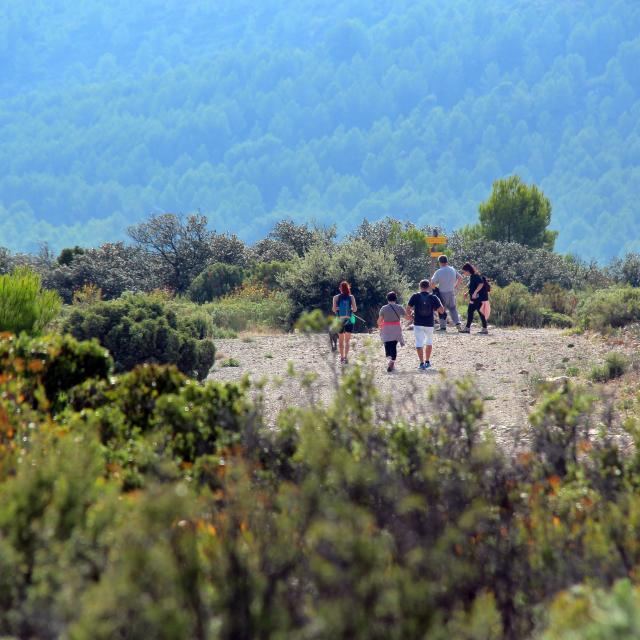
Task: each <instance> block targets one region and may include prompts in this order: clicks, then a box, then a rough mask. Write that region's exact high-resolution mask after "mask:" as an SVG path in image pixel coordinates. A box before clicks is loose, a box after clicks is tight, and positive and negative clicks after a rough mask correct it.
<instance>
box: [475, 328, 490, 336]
mask: <svg viewBox="0 0 640 640" xmlns="http://www.w3.org/2000/svg"><path fill="white" fill-rule="evenodd" d="M478 333H481V334H482V335H483V336H488V335H489V329H487V328H486V327H483V328H482V329H480V331H478Z"/></svg>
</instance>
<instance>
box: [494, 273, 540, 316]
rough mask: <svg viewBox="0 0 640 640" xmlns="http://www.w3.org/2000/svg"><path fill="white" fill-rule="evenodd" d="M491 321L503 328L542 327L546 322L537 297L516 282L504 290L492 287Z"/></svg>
mask: <svg viewBox="0 0 640 640" xmlns="http://www.w3.org/2000/svg"><path fill="white" fill-rule="evenodd" d="M491 321H492V322H493V323H494V324H496V325H498V326H503V327H506V326H511V325H518V326H521V327H541V326H542V325H543V322H544V320H543V314H542V310H541V308H540V305H539V304H538V301H537V300H536V298H535V296H533V295H532V294H531V293H529V291H528V289H527V288H526V287H525V286H524V285H523V284H519V283H516V282H512V283H511V284H510V285H507V286H506V287H504V288H500V287H492V290H491Z"/></svg>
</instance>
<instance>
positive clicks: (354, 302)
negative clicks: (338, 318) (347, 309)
mask: <svg viewBox="0 0 640 640" xmlns="http://www.w3.org/2000/svg"><path fill="white" fill-rule="evenodd" d="M357 310H358V305H357V304H356V299H355V297H354V296H351V313H355V312H356V311H357Z"/></svg>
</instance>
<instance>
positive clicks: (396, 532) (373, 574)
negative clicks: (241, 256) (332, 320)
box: [0, 334, 640, 640]
mask: <svg viewBox="0 0 640 640" xmlns="http://www.w3.org/2000/svg"><path fill="white" fill-rule="evenodd" d="M112 367H113V361H112V359H111V357H110V356H109V354H108V353H107V352H106V351H105V350H104V349H102V348H101V347H99V346H98V344H97V343H95V342H89V343H87V342H77V341H76V340H75V339H73V338H72V337H70V336H67V337H65V338H58V337H42V338H29V337H28V336H26V335H23V336H22V337H20V338H16V337H15V336H12V335H10V334H4V335H3V336H2V338H1V339H0V369H1V371H2V375H0V569H1V570H0V634H1V635H2V636H3V637H8V638H10V637H15V638H43V639H47V638H51V639H53V638H59V637H70V638H77V639H82V638H87V639H88V638H91V639H96V638H97V639H99V638H105V639H111V638H115V637H126V638H131V639H137V638H140V639H142V638H150V637H153V638H160V639H161V638H167V639H168V638H171V639H183V638H184V639H186V638H211V639H214V638H220V639H229V640H231V639H233V640H237V639H247V640H249V639H254V638H283V637H287V638H345V639H347V638H349V639H353V638H362V639H365V638H366V639H370V638H381V639H382V638H384V639H388V638H398V639H403V640H406V639H408V638H424V637H429V638H465V639H478V640H479V639H490V638H495V639H500V638H514V639H515V638H525V637H540V638H569V637H575V638H581V637H590V638H610V637H613V636H612V635H611V634H613V633H614V631H615V633H617V635H615V637H619V638H631V637H635V634H636V633H637V629H638V617H637V615H636V610H637V602H638V595H637V591H636V590H635V588H634V587H633V584H634V583H635V580H636V578H637V575H638V574H637V572H638V568H639V567H640V548H639V547H638V543H637V541H638V539H639V536H640V517H639V515H638V514H640V497H639V496H640V493H639V492H638V489H639V484H640V455H639V454H638V453H637V452H638V445H639V444H640V425H639V424H638V423H637V420H635V419H632V420H629V421H627V422H625V423H624V424H621V423H620V420H619V418H618V417H617V415H616V414H615V412H612V411H608V410H607V408H606V407H601V405H598V404H596V398H595V396H594V394H593V393H592V392H590V391H588V390H586V389H582V388H579V387H576V386H573V385H571V384H570V383H566V384H563V385H562V386H560V387H555V388H553V389H552V388H549V389H548V390H547V391H546V392H545V393H544V394H543V395H542V396H541V398H540V401H539V403H538V405H537V407H536V408H535V409H534V410H533V413H532V414H531V416H530V423H531V429H532V438H531V441H530V445H529V446H528V447H527V448H526V449H522V450H520V451H518V452H513V453H512V454H509V453H507V452H505V451H502V450H500V449H498V448H497V447H496V445H495V444H494V443H493V442H492V440H491V437H490V435H489V434H487V433H481V432H480V429H479V421H480V419H481V417H482V412H483V407H482V400H481V398H480V396H479V394H478V392H477V391H476V389H475V388H474V385H473V383H472V382H471V381H458V382H455V383H445V384H443V385H440V386H439V389H438V391H437V392H435V393H434V394H433V395H432V397H431V401H430V402H431V404H430V408H428V409H427V410H426V411H425V413H424V415H425V416H431V417H430V418H428V419H427V418H422V417H419V416H418V417H416V419H415V420H413V421H411V422H405V421H402V420H394V419H393V418H384V419H381V418H379V417H377V416H380V415H387V416H389V415H391V416H392V415H393V412H381V411H378V410H377V408H379V407H380V406H381V403H382V402H383V401H382V399H381V398H379V397H378V396H377V393H376V390H375V388H374V386H373V382H372V374H371V372H370V371H369V369H368V367H367V366H366V364H364V363H361V364H360V365H356V366H354V367H353V368H352V369H351V370H350V371H349V372H348V373H347V374H346V375H345V376H344V377H343V379H342V383H341V386H340V388H339V390H338V392H337V394H336V396H335V399H334V400H333V402H332V403H331V405H330V406H328V407H327V408H322V407H319V406H316V407H313V408H307V409H290V410H287V411H286V412H285V413H283V414H282V415H281V416H280V418H279V420H278V425H277V427H278V428H277V429H275V430H274V429H272V428H267V427H266V425H265V424H264V421H263V418H262V412H261V408H260V392H259V388H257V389H254V390H253V392H250V389H249V388H248V386H247V384H246V383H241V384H233V383H225V384H223V383H217V382H211V381H210V382H207V383H205V384H204V385H199V384H197V383H195V382H193V381H192V380H190V379H189V378H187V377H185V376H184V375H183V374H181V373H180V372H178V371H177V369H175V368H173V367H162V366H158V365H145V366H141V367H136V368H134V369H133V370H132V371H131V372H127V373H123V374H120V375H115V376H114V375H113V370H112ZM256 393H257V395H256ZM601 408H602V411H601ZM523 426H524V425H523ZM616 433H626V437H627V438H628V439H630V440H631V441H632V442H633V443H634V447H632V448H631V449H630V450H626V451H623V450H622V448H621V446H622V445H621V443H622V442H623V440H621V439H619V438H618V437H616V436H615V434H616ZM594 434H595V435H594ZM576 585H580V586H576ZM585 634H588V635H585Z"/></svg>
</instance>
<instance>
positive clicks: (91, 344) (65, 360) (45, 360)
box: [0, 334, 113, 406]
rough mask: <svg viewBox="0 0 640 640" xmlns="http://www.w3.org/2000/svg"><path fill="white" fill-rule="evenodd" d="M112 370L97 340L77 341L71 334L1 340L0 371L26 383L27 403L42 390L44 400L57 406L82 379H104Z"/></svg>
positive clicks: (3, 337)
mask: <svg viewBox="0 0 640 640" xmlns="http://www.w3.org/2000/svg"><path fill="white" fill-rule="evenodd" d="M112 368H113V360H112V359H111V357H110V356H109V353H108V352H107V350H106V349H104V348H103V347H101V346H100V345H99V344H98V342H97V341H96V340H89V341H84V342H78V341H77V340H76V339H75V338H73V337H72V336H70V335H64V336H61V335H52V336H45V337H37V338H30V337H28V336H27V335H25V334H23V335H21V336H19V337H18V338H16V337H15V336H13V335H5V336H2V337H0V371H2V372H3V373H4V374H5V375H7V376H12V377H20V378H21V379H22V380H23V381H24V382H26V383H27V384H26V385H25V386H23V390H24V391H25V393H26V395H27V398H26V399H27V400H28V401H30V402H33V401H35V400H36V396H37V392H38V390H39V389H40V388H42V389H43V390H44V392H45V394H46V399H47V400H48V401H49V402H52V403H54V405H55V406H58V405H59V400H60V396H61V394H66V393H67V392H68V391H69V390H70V389H72V388H73V387H75V386H76V385H79V384H81V383H82V382H84V381H85V380H88V379H91V380H104V379H106V378H107V377H108V376H109V374H110V373H111V371H112Z"/></svg>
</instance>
